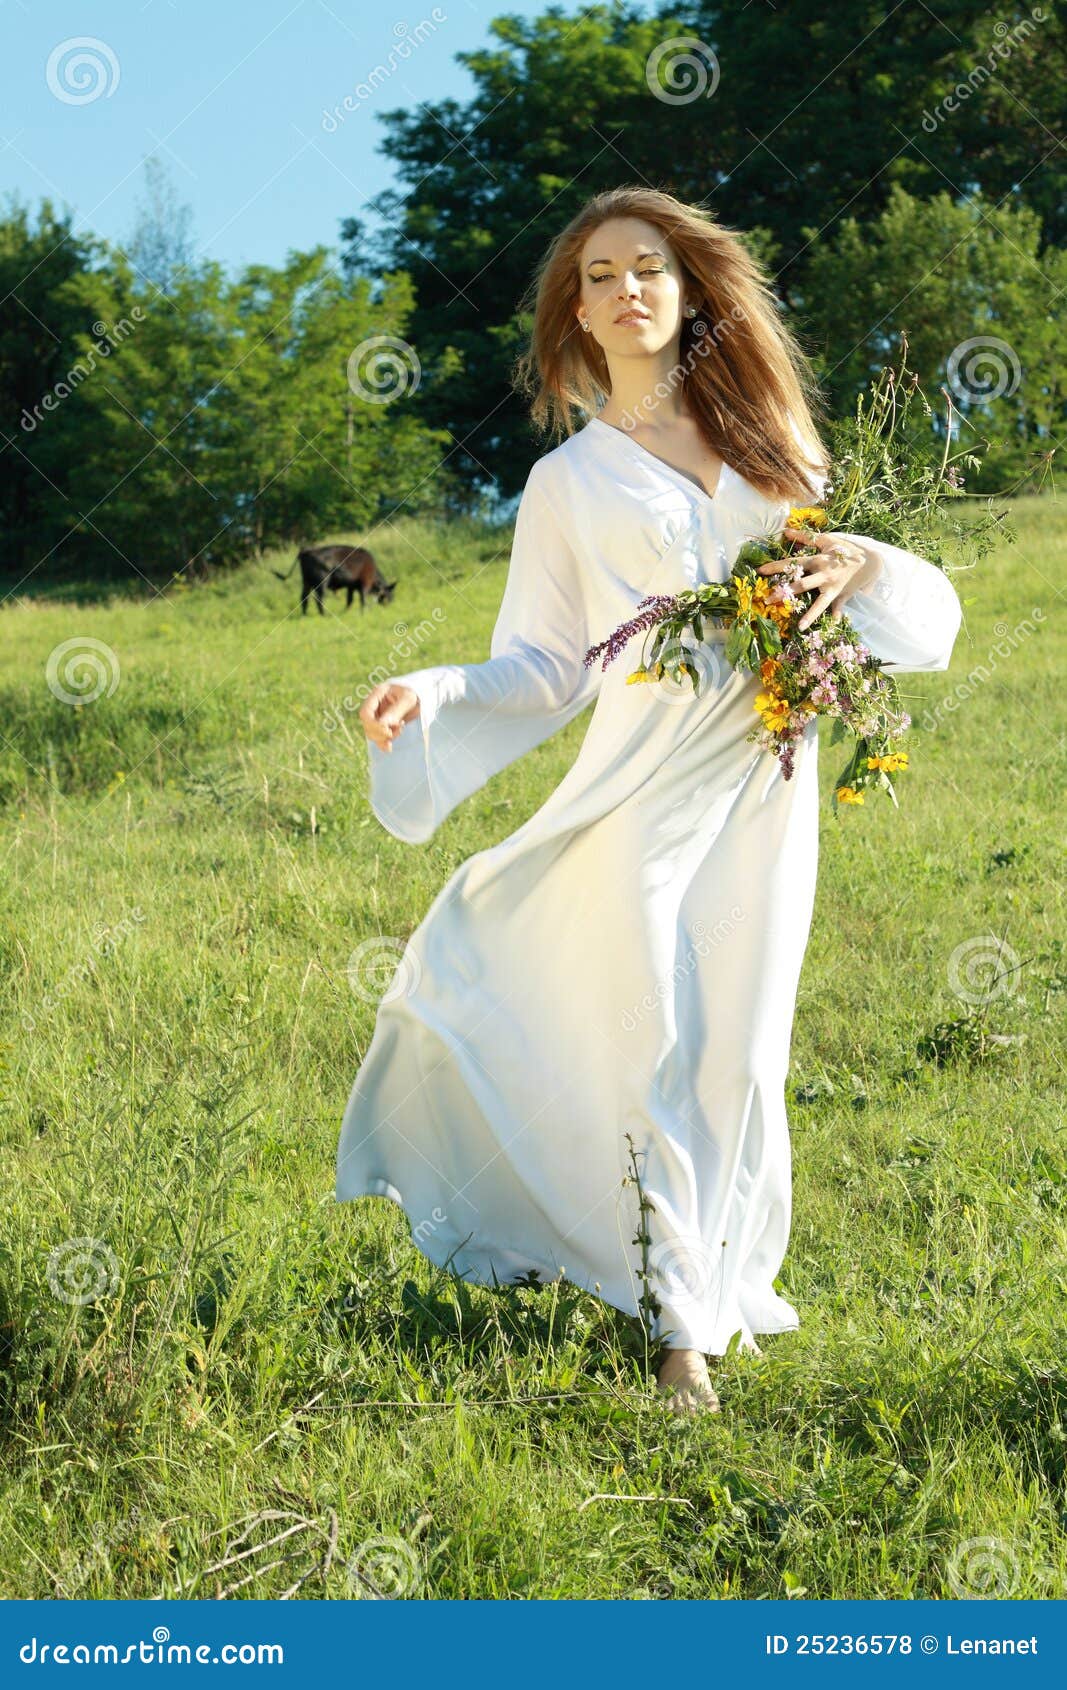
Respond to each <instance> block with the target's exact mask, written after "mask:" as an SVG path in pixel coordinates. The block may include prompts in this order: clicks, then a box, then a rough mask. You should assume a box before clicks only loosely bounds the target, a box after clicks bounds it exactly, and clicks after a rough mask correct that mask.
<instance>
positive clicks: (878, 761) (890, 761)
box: [867, 751, 908, 775]
mask: <svg viewBox="0 0 1067 1690" xmlns="http://www.w3.org/2000/svg"><path fill="white" fill-rule="evenodd" d="M907 766H908V753H907V752H906V751H890V752H889V753H888V754H887V755H886V756H885V757H868V759H867V767H868V768H869V769H884V770H885V772H886V774H887V775H892V774H895V773H896V771H897V770H898V769H906V768H907Z"/></svg>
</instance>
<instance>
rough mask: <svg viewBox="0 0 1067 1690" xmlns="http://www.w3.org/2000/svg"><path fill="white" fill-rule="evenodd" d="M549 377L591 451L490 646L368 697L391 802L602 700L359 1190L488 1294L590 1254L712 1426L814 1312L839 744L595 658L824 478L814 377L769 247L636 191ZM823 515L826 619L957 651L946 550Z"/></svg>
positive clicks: (398, 1098) (918, 647)
mask: <svg viewBox="0 0 1067 1690" xmlns="http://www.w3.org/2000/svg"><path fill="white" fill-rule="evenodd" d="M520 372H521V374H522V376H523V378H524V381H525V383H526V385H527V387H528V389H530V390H532V392H533V404H532V407H531V411H532V416H533V418H534V420H535V422H537V423H538V424H541V425H543V424H545V423H546V422H553V423H555V424H556V428H557V432H559V433H562V434H563V435H564V436H565V437H564V438H563V439H562V441H561V442H560V444H558V445H557V446H555V447H554V448H553V449H552V450H550V451H549V452H547V453H546V455H545V456H543V457H542V458H540V459H539V460H538V461H537V462H536V463H535V464H534V466H533V469H532V470H531V472H530V476H529V479H528V480H527V483H526V486H525V490H524V492H523V495H522V499H521V501H520V505H519V510H518V514H517V517H516V525H515V537H514V542H513V547H512V553H511V560H510V565H509V572H508V578H507V585H506V588H505V592H504V596H503V600H502V603H501V607H500V611H499V615H498V618H497V622H496V626H495V629H494V633H493V637H492V643H491V656H490V658H489V660H488V661H487V662H484V663H476V664H461V665H437V666H433V667H429V668H425V669H421V670H416V671H413V672H411V673H408V674H405V675H400V676H396V677H393V678H392V679H390V680H388V681H386V682H384V683H383V684H382V685H380V686H376V687H375V688H374V690H373V691H372V692H371V693H370V694H369V696H368V697H367V699H366V701H365V703H364V706H363V709H362V711H361V720H362V722H363V725H364V728H365V731H366V735H367V742H368V757H369V763H370V786H371V806H372V809H373V810H374V813H375V815H376V816H377V817H378V819H379V820H380V821H381V822H382V824H383V826H385V827H386V828H387V829H388V830H389V831H390V832H391V833H393V834H394V835H395V836H396V837H397V838H398V839H403V840H406V841H409V842H413V843H414V842H420V841H423V840H425V839H428V838H429V837H430V836H431V835H432V833H433V832H434V831H435V830H436V828H437V827H438V825H439V824H440V822H441V820H442V819H443V818H444V817H445V816H446V815H448V814H449V812H450V811H451V810H452V809H453V808H454V807H455V805H456V804H458V803H459V802H460V800H461V799H462V798H464V797H465V796H467V795H468V794H470V793H472V792H474V791H476V790H477V789H478V788H479V787H481V786H482V785H484V783H485V781H487V780H488V779H489V777H490V776H491V775H492V774H494V773H496V772H497V771H498V770H499V769H501V768H503V767H504V766H505V765H506V764H508V763H510V762H512V761H513V760H514V759H515V758H516V757H519V756H521V755H522V754H523V753H524V752H525V751H528V750H530V749H531V748H532V747H533V746H535V745H538V744H540V743H541V742H542V741H543V740H545V739H546V738H547V737H548V736H549V735H550V734H554V733H555V732H557V731H558V730H559V729H560V728H562V727H563V726H564V725H565V724H566V723H567V722H569V721H571V720H572V719H573V718H574V717H575V716H576V715H578V714H579V712H581V711H582V710H583V709H584V708H585V707H586V706H587V705H588V704H590V703H592V702H593V701H595V709H594V711H593V712H592V716H591V720H590V722H589V726H588V729H587V732H586V734H585V738H584V740H583V742H582V746H581V749H580V751H579V753H578V756H577V759H576V761H575V762H574V764H573V766H572V767H571V769H570V770H569V772H568V774H567V775H566V777H565V778H564V780H563V781H562V782H561V784H560V785H559V787H558V788H557V789H556V791H555V792H553V793H552V794H551V796H550V797H549V798H548V800H547V802H546V803H545V804H543V805H542V807H541V808H540V809H539V810H538V811H537V812H536V814H535V815H533V816H531V817H530V819H529V820H528V821H527V822H526V823H525V824H524V825H523V826H522V827H520V828H519V829H518V830H517V832H515V833H513V834H512V835H511V837H510V838H508V839H505V840H503V841H502V842H501V843H500V844H498V845H496V846H494V847H492V848H491V849H489V850H485V851H480V852H478V853H476V854H475V855H474V856H473V857H471V858H470V859H469V860H468V861H467V862H465V863H463V864H462V865H461V867H460V868H459V869H458V870H457V871H456V873H455V874H454V875H453V876H452V878H451V880H450V881H449V882H448V884H447V885H446V886H444V887H443V888H442V890H441V891H440V892H439V893H438V895H437V897H436V898H435V899H434V901H433V903H432V905H431V907H430V909H429V911H428V913H427V915H426V917H425V918H424V920H423V922H422V923H421V925H420V926H419V927H418V928H417V929H416V931H415V932H414V933H413V934H412V936H411V939H410V941H409V942H408V945H407V947H406V949H405V951H404V954H403V957H402V959H401V963H400V966H399V967H398V969H397V973H396V976H395V978H394V981H393V983H392V985H391V987H390V989H389V991H388V992H387V993H386V996H385V998H384V1000H383V1001H382V1003H381V1006H380V1009H379V1012H378V1018H377V1024H376V1027H375V1031H374V1037H373V1039H372V1042H371V1044H370V1047H369V1049H368V1051H367V1053H366V1056H365V1059H364V1061H363V1064H362V1066H361V1067H360V1070H359V1073H358V1074H357V1076H356V1080H355V1084H354V1086H353V1089H352V1094H351V1097H350V1099H349V1102H348V1107H347V1109H346V1111H345V1116H344V1121H343V1125H342V1130H341V1138H340V1143H339V1146H338V1157H337V1188H336V1189H337V1197H338V1199H339V1200H342V1201H343V1200H347V1199H349V1198H353V1197H357V1196H360V1195H363V1194H365V1193H372V1194H376V1195H383V1196H387V1197H390V1198H392V1199H393V1200H394V1201H396V1202H398V1203H400V1204H402V1205H403V1207H404V1209H405V1211H406V1213H407V1216H408V1219H409V1221H410V1223H411V1228H412V1236H413V1238H414V1241H415V1242H416V1243H417V1244H418V1245H419V1247H420V1249H422V1250H423V1251H424V1253H425V1254H426V1255H427V1256H428V1257H429V1258H430V1259H431V1260H432V1261H434V1262H436V1263H438V1264H440V1265H445V1264H448V1265H450V1266H452V1267H453V1268H454V1269H455V1271H457V1272H458V1273H460V1274H461V1275H462V1276H463V1277H464V1278H467V1279H470V1280H473V1281H475V1282H477V1283H481V1284H493V1283H496V1282H498V1281H504V1280H509V1279H516V1278H520V1277H522V1278H529V1276H530V1275H531V1274H534V1275H537V1276H539V1277H540V1278H542V1279H547V1278H551V1277H553V1276H555V1275H557V1274H563V1275H565V1277H566V1278H568V1279H570V1280H572V1281H574V1282H575V1283H577V1284H580V1285H583V1286H585V1287H586V1288H588V1289H589V1290H592V1291H595V1292H597V1293H598V1294H599V1295H600V1296H602V1297H604V1298H605V1299H607V1300H608V1301H609V1302H611V1303H613V1304H615V1305H616V1306H617V1307H618V1308H620V1309H624V1310H626V1311H627V1312H628V1313H630V1314H634V1315H636V1314H638V1313H641V1312H642V1311H644V1312H645V1313H648V1314H650V1316H651V1320H652V1336H653V1338H654V1339H656V1340H657V1341H659V1342H660V1343H661V1344H662V1346H663V1362H662V1366H661V1367H660V1368H659V1373H658V1385H659V1388H660V1390H662V1391H663V1392H664V1393H665V1396H666V1400H667V1403H668V1405H669V1406H670V1407H671V1408H672V1409H673V1410H676V1411H678V1412H692V1411H694V1410H696V1409H700V1408H703V1409H710V1410H713V1411H714V1410H716V1409H717V1408H718V1407H719V1401H718V1397H717V1394H716V1392H715V1390H714V1387H713V1385H712V1382H711V1379H710V1376H709V1373H708V1368H707V1358H708V1357H709V1356H710V1357H715V1356H722V1355H723V1354H724V1353H725V1351H726V1347H727V1344H728V1343H729V1340H730V1338H731V1336H732V1335H733V1334H734V1333H738V1332H739V1333H740V1335H741V1337H740V1342H741V1345H742V1346H743V1347H744V1348H746V1349H749V1350H754V1351H756V1352H757V1353H758V1345H757V1344H756V1342H755V1334H756V1333H757V1332H783V1331H787V1330H791V1329H793V1328H795V1327H796V1326H797V1325H798V1324H799V1319H798V1315H797V1312H796V1310H795V1309H794V1308H793V1307H792V1306H791V1304H790V1303H789V1302H787V1301H786V1300H785V1298H784V1297H782V1296H781V1295H780V1294H779V1292H778V1290H777V1289H776V1287H775V1278H776V1275H777V1274H778V1272H779V1269H780V1267H781V1264H782V1260H783V1257H784V1254H785V1248H786V1243H787V1239H788V1234H789V1225H790V1213H791V1166H790V1145H789V1136H788V1127H787V1120H786V1114H785V1104H784V1086H785V1078H786V1073H787V1069H788V1059H789V1044H790V1036H791V1027H792V1019H793V1012H794V1007H795V999H796V990H797V983H798V979H799V974H800V966H801V961H802V958H803V954H804V949H805V945H806V942H807V937H808V930H809V926H810V920H811V911H812V905H813V900H814V892H815V873H816V858H817V846H818V785H817V763H816V754H817V745H818V742H817V730H816V725H815V722H814V720H813V721H812V722H811V724H810V725H809V727H808V728H807V729H806V730H805V733H804V736H803V738H802V739H801V741H800V742H799V744H798V746H797V755H796V760H795V768H794V774H793V776H792V779H791V780H789V781H785V780H784V779H783V777H782V773H781V770H780V766H779V764H778V762H777V759H776V758H775V757H773V756H772V755H770V754H769V753H768V752H767V751H765V750H761V749H759V748H758V747H757V746H756V745H755V744H754V743H751V742H750V741H749V740H748V737H747V736H748V734H749V732H750V730H751V729H752V728H753V727H754V726H755V725H756V716H755V714H754V710H753V700H754V697H755V694H756V692H757V691H758V689H759V682H758V680H757V678H756V677H754V676H752V675H741V674H739V673H737V672H735V671H734V670H732V669H731V668H730V667H729V666H728V665H727V664H726V663H725V662H724V661H721V660H720V658H719V655H718V653H717V652H716V651H715V649H714V647H713V646H712V647H708V648H706V650H703V649H702V655H701V659H700V662H701V667H702V670H703V679H702V683H701V688H700V693H699V695H698V696H694V694H693V692H692V690H691V689H690V688H686V689H685V690H684V691H681V690H680V691H678V692H677V693H676V694H672V693H671V692H669V691H667V690H666V689H664V687H663V686H662V685H661V684H657V685H649V686H630V687H627V685H626V676H627V673H628V672H629V670H630V669H631V668H632V666H633V664H632V662H631V663H628V662H627V661H626V660H625V659H622V660H620V661H617V662H616V663H615V664H614V665H612V666H611V667H609V668H608V669H607V670H606V671H605V670H603V669H602V668H600V666H599V665H594V666H592V667H588V668H587V667H586V666H585V665H584V663H583V657H584V654H585V652H586V650H587V649H588V647H589V646H590V645H592V644H593V643H594V642H596V641H599V640H602V639H604V638H605V637H606V636H607V635H608V634H609V633H610V632H611V631H612V629H614V628H615V627H616V626H617V625H618V624H619V623H620V622H622V621H624V620H625V619H626V618H627V617H628V616H630V615H632V613H633V611H634V607H635V606H636V605H637V604H638V603H639V601H640V600H641V599H642V597H644V596H645V595H646V594H648V593H651V592H662V593H671V592H674V591H678V590H681V589H682V588H684V587H686V586H693V585H696V584H698V583H700V582H704V581H713V580H724V579H726V577H727V576H728V575H729V572H730V568H731V565H732V563H733V561H734V559H735V557H736V555H737V550H738V548H739V546H740V545H741V543H742V541H743V540H744V539H746V538H747V537H749V536H752V535H760V534H772V533H778V532H780V531H781V528H782V525H783V522H784V519H785V517H786V515H787V513H788V510H789V508H790V506H791V505H792V504H795V503H805V502H807V501H809V500H811V499H812V498H816V497H817V496H818V493H819V492H820V490H821V489H822V487H823V486H824V485H825V470H826V467H827V460H826V457H825V454H824V453H823V451H822V449H821V448H820V447H819V446H818V444H817V435H816V431H815V426H814V423H813V420H812V414H811V404H812V402H813V395H814V383H813V380H812V377H811V374H810V370H809V367H808V365H807V362H806V360H805V358H804V356H803V354H802V352H801V351H800V349H799V347H798V346H797V344H796V343H795V342H794V340H793V339H792V337H791V335H790V334H789V332H788V330H787V329H786V328H785V327H784V326H783V324H782V322H781V319H780V316H779V313H778V310H777V307H776V305H775V301H774V296H773V292H772V289H771V287H770V285H769V283H768V282H767V280H766V278H765V277H764V276H763V275H762V274H761V272H760V270H759V269H758V267H757V265H756V264H755V263H754V261H753V260H752V258H751V257H750V256H749V254H748V252H747V251H746V249H745V247H744V246H743V244H742V243H741V241H740V239H739V238H738V236H737V234H736V233H734V232H732V231H730V230H726V229H723V228H722V227H721V226H718V225H716V224H715V223H714V222H713V221H712V219H711V218H710V216H709V215H708V214H707V213H705V212H704V211H702V210H700V209H698V208H695V207H691V206H687V205H684V204H682V203H680V202H679V201H677V200H676V199H674V198H673V197H672V196H670V195H668V194H664V193H660V192H656V191H652V190H646V189H628V188H626V189H619V190H616V191H614V192H611V193H605V194H601V195H598V196H597V197H596V198H595V199H593V200H592V201H591V202H589V204H587V205H586V207H585V208H584V209H583V210H582V211H581V212H580V213H579V215H578V216H576V217H575V218H574V219H573V221H572V222H571V223H570V224H569V225H568V226H567V228H565V229H564V230H563V232H562V233H561V234H560V235H559V236H558V237H557V239H556V240H555V241H554V242H553V244H552V246H551V249H550V250H549V252H548V254H547V255H546V258H545V260H544V262H543V264H542V266H541V270H540V275H539V278H538V283H537V290H536V301H535V311H534V331H533V339H532V345H531V349H530V352H529V353H528V354H527V355H526V357H525V358H524V359H523V360H522V362H521V364H520ZM573 407H578V408H580V409H582V410H584V411H585V412H586V413H588V414H589V420H588V421H586V422H585V424H584V426H583V427H581V428H580V429H578V430H577V432H574V431H573V422H572V414H571V413H572V408H573ZM598 407H599V409H598ZM593 413H595V414H593ZM790 532H791V533H794V534H802V536H803V537H804V538H805V539H809V540H813V541H814V544H815V545H816V546H817V548H818V554H819V555H818V556H817V557H816V558H812V559H811V560H810V561H809V563H808V564H807V568H806V572H805V574H804V576H803V578H802V579H801V580H800V582H799V587H800V589H801V590H807V589H809V588H811V589H815V590H816V596H815V598H814V599H813V600H812V603H811V605H810V606H809V608H808V610H807V612H806V613H805V616H804V618H803V619H802V621H803V625H804V626H807V625H808V624H810V622H812V621H813V620H814V619H815V618H816V617H817V616H819V615H821V614H822V612H823V611H825V610H827V609H828V608H829V609H830V610H832V611H833V612H835V613H836V612H838V611H840V610H841V609H842V608H843V607H844V606H845V605H846V604H847V606H848V611H849V617H850V619H851V620H852V622H853V623H854V624H855V626H856V627H857V629H858V631H859V633H860V635H861V637H862V638H863V639H864V640H865V641H866V643H867V644H868V645H869V646H870V648H871V650H872V651H873V652H874V653H875V655H876V656H878V657H881V658H882V659H884V661H885V667H886V668H887V669H888V670H890V671H893V670H919V669H944V668H945V667H947V665H948V661H949V657H950V655H951V650H952V645H953V641H954V639H955V636H956V632H957V629H958V627H959V622H960V605H959V601H958V599H957V597H956V594H955V591H954V589H953V588H952V586H951V584H950V583H949V582H948V580H947V579H946V577H945V576H944V574H943V573H942V572H941V571H940V570H938V569H936V568H935V567H934V566H933V565H932V564H930V563H928V562H926V561H925V560H923V559H921V558H917V557H915V556H913V555H912V554H911V553H908V552H904V551H901V550H900V549H899V548H896V547H893V546H888V545H886V544H884V543H881V542H876V541H873V540H869V539H866V538H864V537H862V536H856V535H840V534H826V535H818V536H812V535H808V534H806V533H803V531H799V530H790ZM781 567H782V566H781V565H771V564H768V565H765V566H764V568H765V569H766V570H768V571H770V570H774V569H780V568H781ZM636 655H637V653H636V650H635V651H634V652H633V653H632V656H633V657H634V658H636ZM634 1174H636V1176H637V1178H636V1180H635V1179H634V1178H631V1177H630V1176H632V1175H634ZM642 1199H643V1200H645V1201H646V1202H647V1203H648V1204H650V1205H651V1207H648V1208H645V1209H643V1210H642V1208H641V1207H639V1205H640V1203H641V1201H642ZM642 1213H644V1215H645V1216H646V1222H645V1227H644V1228H643V1227H642V1223H641V1216H642ZM643 1230H644V1231H645V1232H646V1237H645V1238H644V1239H642V1238H641V1233H642V1231H643ZM648 1292H651V1296H652V1299H654V1301H651V1302H650V1301H649V1297H648V1295H647V1293H648Z"/></svg>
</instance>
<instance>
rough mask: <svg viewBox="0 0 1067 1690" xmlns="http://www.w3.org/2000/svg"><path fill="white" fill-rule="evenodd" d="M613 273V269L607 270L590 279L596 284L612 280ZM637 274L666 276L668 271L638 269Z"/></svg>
mask: <svg viewBox="0 0 1067 1690" xmlns="http://www.w3.org/2000/svg"><path fill="white" fill-rule="evenodd" d="M613 274H614V272H613V271H611V270H605V271H604V274H603V275H602V276H590V278H589V280H590V281H591V282H592V283H593V284H594V286H595V285H596V283H597V282H607V281H610V280H611V277H612V275H613ZM637 274H638V275H639V276H665V275H666V274H667V272H666V270H638V272H637Z"/></svg>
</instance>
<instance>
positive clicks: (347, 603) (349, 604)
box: [345, 587, 356, 610]
mask: <svg viewBox="0 0 1067 1690" xmlns="http://www.w3.org/2000/svg"><path fill="white" fill-rule="evenodd" d="M355 596H356V589H355V587H349V588H348V598H347V599H346V600H345V609H346V610H351V609H352V600H353V599H354V598H355Z"/></svg>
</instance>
